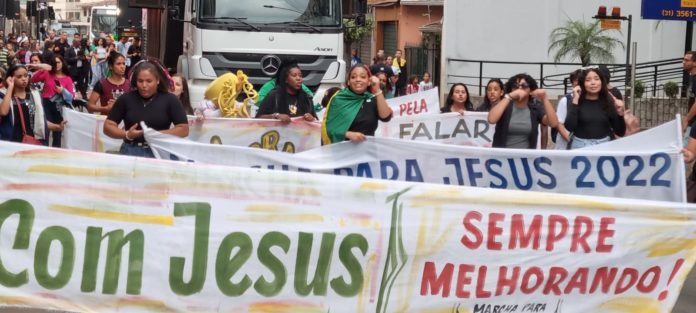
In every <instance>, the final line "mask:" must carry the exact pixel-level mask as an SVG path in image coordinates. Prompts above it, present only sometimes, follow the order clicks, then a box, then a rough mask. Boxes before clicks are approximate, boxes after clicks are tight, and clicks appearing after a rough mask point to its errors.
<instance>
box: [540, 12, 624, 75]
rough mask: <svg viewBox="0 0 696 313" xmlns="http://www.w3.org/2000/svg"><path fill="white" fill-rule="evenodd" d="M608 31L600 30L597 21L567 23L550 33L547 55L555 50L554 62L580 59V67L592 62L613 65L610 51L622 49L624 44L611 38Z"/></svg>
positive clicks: (612, 56)
mask: <svg viewBox="0 0 696 313" xmlns="http://www.w3.org/2000/svg"><path fill="white" fill-rule="evenodd" d="M609 31H611V30H608V29H602V28H601V27H600V25H599V21H597V22H594V23H584V22H582V21H567V22H566V24H565V25H564V26H561V27H558V28H556V29H554V30H553V31H552V32H551V35H550V36H549V40H550V42H551V43H550V44H549V50H548V53H549V54H550V53H551V51H553V50H556V54H555V55H554V61H555V62H559V61H561V59H563V58H566V57H568V58H571V59H576V58H580V62H581V63H582V66H588V65H590V63H592V62H605V63H613V62H614V55H613V54H612V50H614V48H615V47H616V46H620V47H621V48H624V44H623V42H621V41H620V40H618V39H616V38H614V37H612V36H611V35H610V34H609Z"/></svg>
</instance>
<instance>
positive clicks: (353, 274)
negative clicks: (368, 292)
mask: <svg viewBox="0 0 696 313" xmlns="http://www.w3.org/2000/svg"><path fill="white" fill-rule="evenodd" d="M353 248H358V249H360V252H362V255H363V256H365V254H366V253H367V250H368V248H369V244H368V243H367V239H365V237H363V236H362V235H360V234H350V235H348V236H346V238H343V241H342V242H341V246H340V247H339V248H338V258H339V259H340V260H341V263H342V264H343V266H345V267H346V270H348V275H350V284H349V283H346V280H345V279H343V277H336V278H334V279H332V280H331V288H332V289H333V290H334V291H335V292H336V293H337V294H338V295H340V296H343V297H352V296H355V295H357V294H358V293H359V292H360V290H361V289H362V285H363V280H364V279H365V278H364V277H363V269H362V266H361V265H360V261H358V259H357V257H356V256H355V255H354V254H353Z"/></svg>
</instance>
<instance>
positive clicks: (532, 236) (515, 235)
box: [508, 214, 543, 250]
mask: <svg viewBox="0 0 696 313" xmlns="http://www.w3.org/2000/svg"><path fill="white" fill-rule="evenodd" d="M542 219H543V217H542V216H541V215H534V218H532V223H531V224H530V225H529V228H527V232H526V233H525V232H524V215H522V214H514V215H512V222H511V223H510V245H509V246H508V248H509V249H510V250H513V249H515V248H517V243H518V242H519V244H520V248H527V247H529V242H530V241H532V240H534V243H533V244H532V249H534V250H539V241H540V239H541V223H542Z"/></svg>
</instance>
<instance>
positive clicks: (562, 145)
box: [555, 96, 568, 150]
mask: <svg viewBox="0 0 696 313" xmlns="http://www.w3.org/2000/svg"><path fill="white" fill-rule="evenodd" d="M556 115H557V116H558V123H560V124H563V123H564V122H565V119H566V116H568V98H567V97H566V96H563V98H561V100H558V107H557V108H556ZM567 146H568V142H567V141H566V140H565V139H563V136H561V132H558V133H557V134H556V146H555V147H556V150H566V147H567Z"/></svg>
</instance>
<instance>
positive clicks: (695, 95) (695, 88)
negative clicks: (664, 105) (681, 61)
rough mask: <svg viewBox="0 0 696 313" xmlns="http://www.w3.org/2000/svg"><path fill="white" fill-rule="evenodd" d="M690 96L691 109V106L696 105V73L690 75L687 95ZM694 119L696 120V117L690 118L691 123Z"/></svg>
mask: <svg viewBox="0 0 696 313" xmlns="http://www.w3.org/2000/svg"><path fill="white" fill-rule="evenodd" d="M686 96H687V97H689V100H687V101H688V103H689V109H688V110H687V112H688V111H689V110H691V107H692V106H693V105H694V101H696V75H689V91H688V93H687V95H686ZM694 121H696V117H694V118H692V119H691V120H689V125H691V124H692V123H693V122H694Z"/></svg>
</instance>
